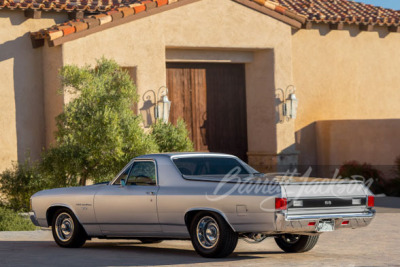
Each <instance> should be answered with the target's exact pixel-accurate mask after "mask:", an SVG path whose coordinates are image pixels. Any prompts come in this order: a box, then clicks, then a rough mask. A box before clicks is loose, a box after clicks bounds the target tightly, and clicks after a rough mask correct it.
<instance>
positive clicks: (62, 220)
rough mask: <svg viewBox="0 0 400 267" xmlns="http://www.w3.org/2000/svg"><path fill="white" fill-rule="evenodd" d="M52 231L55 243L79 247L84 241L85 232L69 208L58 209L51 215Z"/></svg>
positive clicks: (68, 246)
mask: <svg viewBox="0 0 400 267" xmlns="http://www.w3.org/2000/svg"><path fill="white" fill-rule="evenodd" d="M51 226H52V233H53V237H54V240H55V241H56V243H57V245H59V246H60V247H64V248H79V247H81V246H83V245H84V244H85V242H86V233H85V230H84V229H83V227H82V225H81V224H80V223H79V222H78V220H77V219H76V217H75V215H74V214H73V213H72V212H71V211H70V210H69V209H65V208H63V209H59V210H58V211H57V212H56V214H55V215H54V217H53V222H52V224H51Z"/></svg>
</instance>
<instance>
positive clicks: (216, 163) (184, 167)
mask: <svg viewBox="0 0 400 267" xmlns="http://www.w3.org/2000/svg"><path fill="white" fill-rule="evenodd" d="M173 161H174V163H175V165H176V167H178V169H179V171H180V172H181V173H182V174H183V175H195V176H196V175H226V174H228V173H230V172H231V171H233V170H234V169H235V168H237V170H238V172H236V171H234V173H236V174H249V172H248V171H247V170H246V169H245V168H244V167H243V165H242V164H240V162H239V161H238V160H236V159H235V158H224V157H191V158H176V159H173Z"/></svg>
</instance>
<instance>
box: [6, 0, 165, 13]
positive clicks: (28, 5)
mask: <svg viewBox="0 0 400 267" xmlns="http://www.w3.org/2000/svg"><path fill="white" fill-rule="evenodd" d="M142 2H146V1H140V0H0V9H2V8H9V9H22V10H25V9H37V10H45V11H50V10H55V11H89V12H102V11H108V10H111V9H114V8H117V7H124V6H130V5H132V4H135V3H136V4H137V3H139V4H140V3H142ZM148 2H153V1H148ZM157 2H164V3H165V2H168V0H164V1H157ZM154 4H155V5H157V3H156V2H154Z"/></svg>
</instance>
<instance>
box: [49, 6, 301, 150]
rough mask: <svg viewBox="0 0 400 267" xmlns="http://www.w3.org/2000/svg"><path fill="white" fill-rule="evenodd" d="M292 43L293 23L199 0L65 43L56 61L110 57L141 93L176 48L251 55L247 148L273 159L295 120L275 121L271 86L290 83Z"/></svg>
mask: <svg viewBox="0 0 400 267" xmlns="http://www.w3.org/2000/svg"><path fill="white" fill-rule="evenodd" d="M290 40H291V27H290V26H288V25H286V24H284V23H282V22H279V21H277V20H275V19H273V18H270V17H268V16H266V15H264V14H261V13H258V12H256V11H254V10H251V9H249V8H247V7H244V6H242V5H240V4H237V3H235V2H233V1H231V0H219V1H215V0H202V1H199V2H196V3H192V4H189V5H186V6H182V7H179V8H177V9H173V10H170V11H167V12H163V13H160V14H157V15H155V16H151V17H147V18H143V19H140V20H137V21H133V22H130V23H127V24H123V25H120V26H117V27H113V28H111V29H108V30H104V31H101V32H98V33H94V34H91V35H88V36H86V37H84V38H80V39H77V40H74V41H70V42H67V43H64V44H63V45H62V50H60V51H59V53H62V60H61V61H60V63H59V64H77V65H84V64H87V63H89V64H94V63H95V59H97V58H99V57H101V56H105V57H107V58H113V59H114V60H116V61H117V62H118V63H119V64H120V65H121V66H124V67H137V73H136V75H137V86H138V90H139V94H141V95H142V94H143V93H144V92H146V91H147V90H157V89H158V88H159V87H161V86H163V85H165V84H166V61H167V57H166V51H169V50H171V51H172V50H173V52H170V53H169V54H168V61H171V60H172V61H174V58H171V57H176V58H175V59H179V58H184V55H180V54H179V50H180V49H182V51H184V52H183V53H186V54H185V55H186V58H185V60H186V61H187V51H188V50H196V51H201V52H202V53H203V55H204V53H206V54H207V52H210V51H212V53H208V54H213V55H214V57H215V58H220V59H222V61H225V60H226V59H227V57H228V60H229V55H231V59H232V58H233V59H234V58H238V57H240V56H238V55H235V51H238V52H237V53H238V54H240V53H243V52H247V53H251V54H252V55H253V61H252V62H248V59H247V61H246V72H247V73H246V78H247V81H246V86H247V98H248V102H247V107H248V108H247V112H248V118H247V121H248V131H249V151H250V152H257V153H260V154H262V155H269V156H271V157H276V156H277V154H278V153H280V152H282V151H284V150H285V149H287V148H288V147H293V144H294V135H293V127H294V125H293V123H291V122H289V123H286V124H279V125H278V126H277V123H276V117H275V116H274V110H275V88H276V87H286V86H287V85H289V84H292V83H293V81H292V62H291V61H292V60H291V41H290ZM49 49H50V50H51V49H53V48H49ZM196 51H195V52H194V53H193V54H196ZM218 53H220V55H219V56H215V55H216V54H218ZM174 55H175V56H174ZM247 58H248V57H247ZM233 59H232V60H233ZM175 61H176V60H175ZM61 62H62V63H61ZM213 62H215V61H213ZM46 87H54V85H52V84H48V85H46ZM45 90H46V91H54V90H55V88H46V89H45ZM141 106H142V103H139V105H138V107H139V108H140V107H141ZM55 115H56V114H52V116H55Z"/></svg>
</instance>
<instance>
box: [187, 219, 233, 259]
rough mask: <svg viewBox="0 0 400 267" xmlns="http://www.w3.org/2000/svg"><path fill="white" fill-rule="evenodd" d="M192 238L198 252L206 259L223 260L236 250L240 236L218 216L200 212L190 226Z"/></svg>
mask: <svg viewBox="0 0 400 267" xmlns="http://www.w3.org/2000/svg"><path fill="white" fill-rule="evenodd" d="M190 236H191V239H192V244H193V247H194V249H195V250H196V252H197V253H198V254H199V255H201V256H203V257H206V258H223V257H227V256H228V255H230V254H231V253H232V252H233V251H234V250H235V248H236V245H237V242H238V234H237V233H235V232H234V231H233V230H232V229H231V227H230V226H229V225H228V223H227V222H226V221H225V220H224V219H223V218H222V217H221V216H220V215H218V214H215V213H211V212H199V213H198V214H196V215H195V217H194V218H193V220H192V222H191V224H190Z"/></svg>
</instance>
